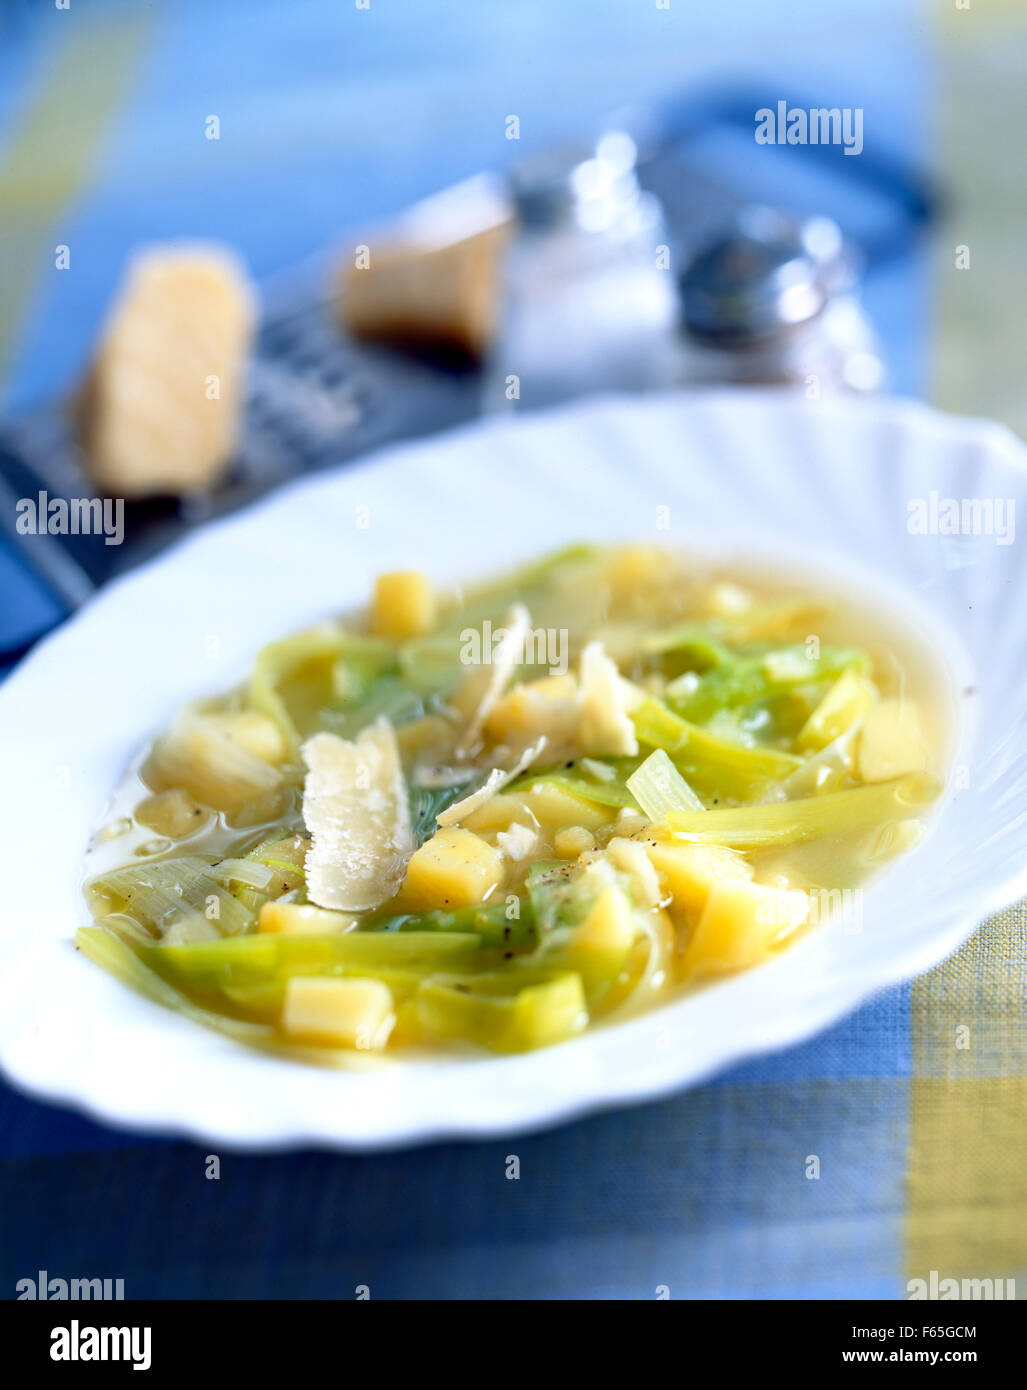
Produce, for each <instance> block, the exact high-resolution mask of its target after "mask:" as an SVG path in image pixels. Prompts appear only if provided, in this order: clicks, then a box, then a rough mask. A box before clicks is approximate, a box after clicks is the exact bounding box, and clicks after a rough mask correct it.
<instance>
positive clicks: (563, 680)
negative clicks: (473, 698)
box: [485, 674, 581, 748]
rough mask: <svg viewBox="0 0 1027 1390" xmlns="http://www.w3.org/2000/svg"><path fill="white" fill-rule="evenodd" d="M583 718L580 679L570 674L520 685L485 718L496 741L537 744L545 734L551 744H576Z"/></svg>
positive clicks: (489, 733)
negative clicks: (579, 691) (579, 697)
mask: <svg viewBox="0 0 1027 1390" xmlns="http://www.w3.org/2000/svg"><path fill="white" fill-rule="evenodd" d="M580 721H581V707H580V705H579V703H578V682H577V679H576V678H575V677H574V676H572V675H570V674H567V675H563V676H543V677H542V678H541V679H540V680H537V681H530V682H528V683H527V684H526V685H516V686H514V688H513V690H511V691H509V692H508V693H507V694H506V695H504V696H503V697H502V698H501V699H499V700H497V701H496V703H495V704H494V705H493V706H492V709H491V710H490V711H489V714H488V717H487V719H486V720H485V732H486V733H487V734H488V735H489V737H490V738H491V739H493V740H494V741H495V742H501V743H511V744H528V743H533V742H534V740H535V739H537V738H538V737H539V736H540V735H542V734H544V735H545V737H546V739H547V740H548V741H549V745H550V747H558V748H562V747H563V746H564V745H565V744H568V743H572V742H573V741H574V738H575V736H576V734H577V731H578V725H579V723H580Z"/></svg>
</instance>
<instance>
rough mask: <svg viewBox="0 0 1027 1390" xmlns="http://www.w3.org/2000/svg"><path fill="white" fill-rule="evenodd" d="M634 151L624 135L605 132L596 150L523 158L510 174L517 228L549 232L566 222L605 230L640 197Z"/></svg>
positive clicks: (560, 151) (572, 148) (558, 151)
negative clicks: (519, 224)
mask: <svg viewBox="0 0 1027 1390" xmlns="http://www.w3.org/2000/svg"><path fill="white" fill-rule="evenodd" d="M636 159H637V150H636V148H635V142H634V141H633V140H632V138H631V136H630V135H628V134H626V133H625V132H624V131H617V130H613V131H608V132H607V133H606V134H605V135H603V136H602V137H601V138H600V139H599V141H598V142H597V144H596V145H595V146H594V147H591V148H590V147H589V146H585V145H582V146H568V147H565V148H563V149H556V150H547V151H544V152H543V153H541V154H537V155H534V156H531V157H529V158H527V159H524V160H522V161H521V162H520V163H519V164H517V165H516V166H515V167H514V170H513V173H512V175H511V191H512V193H513V197H514V201H515V203H516V207H517V214H518V218H519V220H520V222H521V225H522V226H524V227H528V228H530V229H531V230H532V231H550V230H553V229H555V228H558V227H561V226H565V225H568V224H572V225H576V226H578V227H580V228H581V229H582V230H583V231H604V230H605V229H606V228H607V227H609V226H611V225H613V224H614V223H615V222H616V220H617V219H618V217H620V216H622V215H623V213H624V211H625V209H627V208H630V207H633V206H634V205H635V204H636V203H637V202H638V198H639V186H638V179H637V176H636V173H635V163H636Z"/></svg>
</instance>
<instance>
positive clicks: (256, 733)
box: [208, 710, 289, 766]
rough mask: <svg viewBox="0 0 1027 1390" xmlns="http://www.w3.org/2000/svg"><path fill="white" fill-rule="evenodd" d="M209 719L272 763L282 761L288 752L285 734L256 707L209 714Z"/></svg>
mask: <svg viewBox="0 0 1027 1390" xmlns="http://www.w3.org/2000/svg"><path fill="white" fill-rule="evenodd" d="M208 718H209V719H210V721H211V723H212V724H214V725H215V727H217V728H219V729H220V730H221V731H222V732H223V733H224V735H225V737H226V738H230V739H231V740H232V742H233V743H237V744H238V745H239V746H240V748H245V749H246V750H247V751H248V752H250V753H252V754H254V756H255V757H258V758H263V760H264V762H266V763H272V764H273V765H275V766H277V765H278V764H279V763H283V762H284V761H285V758H286V754H287V753H288V751H289V750H288V748H287V747H286V743H285V737H284V735H283V734H282V731H281V729H280V728H279V727H278V725H277V724H276V723H275V722H274V720H273V719H268V717H267V715H266V714H258V713H257V711H256V710H240V711H239V712H238V713H237V714H211V715H208Z"/></svg>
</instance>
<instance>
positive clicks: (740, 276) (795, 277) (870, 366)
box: [674, 206, 884, 396]
mask: <svg viewBox="0 0 1027 1390" xmlns="http://www.w3.org/2000/svg"><path fill="white" fill-rule="evenodd" d="M857 279H858V277H857V274H856V259H855V256H854V254H853V252H852V251H851V249H850V248H849V247H848V246H847V245H846V244H845V242H844V239H843V237H842V234H841V231H840V229H839V228H838V226H837V224H836V223H834V222H833V221H831V219H830V218H827V217H812V218H809V219H807V220H805V221H801V222H796V221H793V220H792V219H790V218H787V217H785V216H784V215H783V214H781V213H779V212H777V211H775V210H774V209H772V208H766V207H761V206H752V207H749V208H746V209H744V210H743V211H742V212H741V213H740V214H739V215H738V217H737V219H736V221H735V223H734V225H733V226H732V227H730V228H729V229H728V231H726V232H725V233H724V234H723V235H722V236H721V237H719V238H718V239H716V240H715V241H713V242H712V243H711V244H710V245H708V246H707V247H706V248H705V249H704V250H702V251H700V252H699V254H698V255H696V256H695V257H694V258H693V260H692V261H691V262H690V264H689V265H688V266H687V267H686V269H685V270H684V272H683V274H682V275H681V277H680V280H679V292H680V296H681V298H680V324H679V333H680V336H679V347H678V363H677V366H676V368H675V371H674V376H675V380H676V382H677V384H680V385H707V384H712V383H717V382H736V383H748V384H781V385H784V384H791V385H796V386H801V387H804V388H805V389H806V391H807V393H808V394H809V395H811V396H813V395H819V394H820V393H821V391H823V392H828V391H832V390H852V391H874V390H877V389H878V388H879V387H880V386H881V385H882V383H883V380H884V367H883V363H882V361H881V357H880V353H879V350H878V347H877V343H876V340H875V337H874V333H873V330H872V328H871V325H870V321H869V319H868V318H867V316H866V314H865V312H864V310H863V308H862V306H861V304H860V303H859V300H858V298H857V295H856V286H857Z"/></svg>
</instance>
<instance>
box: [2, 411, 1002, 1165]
mask: <svg viewBox="0 0 1027 1390" xmlns="http://www.w3.org/2000/svg"><path fill="white" fill-rule="evenodd" d="M1025 457H1027V451H1025V450H1024V448H1023V446H1022V445H1021V444H1020V443H1019V442H1018V441H1017V440H1016V439H1015V438H1014V437H1013V436H1012V435H1011V434H1010V433H1008V432H1007V431H1005V430H1004V429H1002V428H1001V427H999V426H996V425H990V424H987V423H984V422H980V421H969V420H961V419H956V418H949V417H944V416H941V415H938V414H936V413H934V412H931V411H929V410H927V409H926V408H924V407H921V406H917V405H914V404H911V403H906V402H899V401H886V400H882V401H870V402H856V401H845V402H836V403H830V404H828V403H817V402H808V401H805V400H804V399H802V398H800V397H793V396H782V395H778V394H776V393H772V392H766V393H764V392H750V393H739V392H732V393H711V394H703V395H701V396H698V395H688V396H686V395H675V396H667V397H661V398H656V399H649V400H627V399H619V398H615V399H607V400H600V401H596V402H591V403H586V404H584V405H579V406H575V407H571V408H568V409H565V410H561V411H558V412H554V413H549V414H545V415H537V416H529V417H525V418H523V419H521V420H517V421H512V420H504V421H493V422H490V423H487V424H483V425H477V426H473V427H470V428H467V429H464V430H461V431H459V432H458V433H455V434H450V435H446V436H440V437H437V438H434V439H430V440H428V441H425V442H421V443H418V444H413V445H407V446H402V447H400V448H396V449H393V450H390V451H388V452H387V453H383V454H381V455H380V456H378V457H377V458H375V459H373V460H371V461H369V462H368V463H366V464H362V465H359V466H355V467H349V468H347V469H345V470H341V471H338V472H335V473H330V474H322V475H320V476H319V477H316V478H314V479H311V480H309V481H305V482H302V483H298V484H295V485H293V486H291V487H289V488H287V489H285V490H283V491H281V492H279V493H277V494H275V495H274V496H273V497H271V498H269V499H267V500H265V501H264V502H262V503H260V504H259V505H257V506H255V507H253V508H250V509H249V510H247V511H246V512H244V513H242V514H240V515H238V516H236V517H234V518H232V519H230V520H228V521H225V522H222V523H219V524H217V525H214V526H211V527H208V528H205V529H204V530H202V531H200V532H199V533H197V534H195V535H194V536H193V537H191V538H190V539H189V540H188V541H187V542H185V543H184V544H182V545H181V546H179V547H177V548H176V549H175V550H173V551H172V552H170V553H169V554H167V555H166V556H164V557H162V558H161V559H159V560H157V561H155V562H154V563H152V564H149V565H147V566H146V567H144V568H143V569H141V570H139V571H137V572H135V573H133V574H132V575H131V576H130V577H128V578H127V579H125V580H123V581H121V582H119V583H117V584H114V585H112V586H110V587H109V588H108V589H106V590H105V591H104V593H103V594H101V595H100V596H99V597H98V598H97V599H96V600H94V601H93V602H91V603H90V604H89V605H88V606H87V607H86V608H85V609H84V610H83V611H82V612H81V613H79V614H78V615H77V616H76V617H75V618H74V619H73V620H72V621H71V622H69V623H68V624H66V625H65V626H64V627H63V628H61V629H60V630H59V631H58V632H57V633H55V634H54V635H53V636H52V637H50V638H49V639H48V640H47V641H45V642H44V643H43V644H41V646H40V647H39V648H37V650H36V651H35V652H34V653H33V654H32V656H31V657H30V658H29V659H28V660H27V661H25V662H24V663H23V664H22V665H21V666H20V667H19V668H18V670H17V671H16V672H15V673H14V675H13V676H12V677H11V678H10V680H8V682H7V683H6V684H5V685H4V686H3V687H0V720H2V724H3V727H4V729H5V730H7V731H8V739H7V752H6V758H5V762H6V777H5V791H6V797H5V802H6V805H7V807H8V810H9V812H10V815H9V817H8V822H9V823H8V826H7V828H6V830H5V850H6V862H7V865H8V875H7V881H6V883H5V894H4V898H5V911H4V913H3V917H2V924H0V953H2V954H0V1065H2V1067H3V1069H4V1071H5V1073H6V1075H7V1076H8V1078H9V1079H10V1080H11V1081H13V1082H14V1083H15V1084H17V1085H19V1086H22V1087H24V1088H25V1089H27V1090H28V1091H30V1092H32V1093H34V1094H36V1095H39V1096H41V1097H44V1098H47V1099H51V1100H54V1101H59V1102H63V1103H67V1104H73V1105H76V1106H78V1107H81V1108H83V1109H85V1110H86V1111H88V1112H89V1113H90V1114H92V1115H94V1116H96V1117H98V1118H100V1119H104V1120H108V1121H110V1122H112V1123H115V1124H119V1125H124V1126H129V1127H140V1128H152V1129H160V1130H164V1131H174V1132H177V1133H184V1134H188V1135H192V1136H195V1137H197V1138H199V1137H202V1138H204V1139H207V1140H211V1141H217V1142H219V1143H222V1144H225V1145H235V1146H248V1147H263V1148H273V1147H282V1146H286V1145H296V1144H308V1143H320V1144H327V1145H332V1146H336V1147H339V1148H354V1149H358V1148H383V1147H388V1146H393V1145H398V1144H407V1143H413V1142H417V1141H424V1140H427V1139H430V1138H439V1137H443V1136H454V1135H455V1136H468V1137H471V1136H478V1137H483V1136H488V1135H496V1134H509V1133H514V1132H518V1131H523V1130H528V1129H532V1128H537V1127H541V1126H544V1125H547V1124H553V1123H555V1122H557V1121H559V1120H563V1119H567V1118H569V1117H571V1116H574V1115H578V1114H581V1113H584V1112H586V1111H589V1110H594V1109H597V1108H601V1107H604V1106H609V1105H615V1104H620V1103H628V1102H634V1101H641V1100H644V1099H647V1098H652V1097H655V1096H658V1095H661V1094H665V1093H667V1092H669V1091H671V1090H674V1089H677V1088H679V1087H682V1086H685V1085H688V1084H690V1083H694V1082H696V1081H698V1080H700V1079H701V1078H703V1077H706V1076H709V1075H710V1074H711V1073H712V1072H714V1071H717V1070H720V1069H722V1068H723V1067H725V1066H727V1065H728V1064H730V1063H732V1062H735V1061H738V1060H739V1059H741V1058H743V1057H748V1056H752V1055H754V1054H756V1053H759V1052H763V1051H767V1050H769V1049H772V1048H776V1047H781V1046H784V1045H786V1044H788V1043H793V1042H797V1041H799V1040H800V1039H802V1038H805V1037H807V1036H809V1035H810V1034H811V1033H813V1032H815V1031H816V1030H817V1029H819V1028H822V1027H824V1026H825V1025H826V1024H828V1023H831V1022H832V1021H834V1020H836V1019H837V1018H839V1017H840V1016H841V1015H843V1014H844V1013H845V1012H847V1011H848V1010H850V1009H852V1008H853V1007H855V1005H857V1004H858V1003H859V1002H860V1001H861V1000H862V999H864V998H866V997H867V996H868V995H869V994H870V993H872V992H873V991H874V990H876V989H878V988H880V987H881V986H883V985H886V984H889V983H891V982H893V981H896V980H899V979H902V978H905V977H908V976H910V975H913V974H916V973H917V972H919V971H922V970H924V969H926V968H928V967H929V966H931V965H932V964H934V963H936V962H937V961H939V960H941V959H942V958H943V957H944V956H945V955H947V954H948V953H949V952H950V951H952V950H953V949H954V948H955V947H956V946H957V945H958V944H959V943H960V941H962V940H963V939H964V938H965V937H966V936H967V935H968V934H969V933H970V932H971V931H972V930H973V929H974V927H975V926H976V925H977V924H978V922H979V921H980V920H981V919H982V918H983V917H984V916H985V915H986V914H987V913H989V912H991V911H993V910H994V909H996V908H998V907H999V906H1001V905H1002V904H1004V903H1006V902H1008V901H1010V900H1011V899H1012V898H1014V897H1016V896H1017V895H1019V894H1021V893H1023V892H1024V891H1027V868H1025V864H1027V854H1025V850H1027V815H1025V810H1024V803H1025V791H1027V722H1025V719H1024V714H1023V711H1024V708H1025V706H1027V626H1025V624H1024V623H1023V620H1022V614H1023V612H1024V611H1025V603H1027V565H1025V563H1024V561H1023V558H1022V547H1020V546H1019V545H1018V544H1016V543H1008V544H1004V543H999V542H1000V540H1001V538H1000V537H998V536H996V535H987V534H980V535H965V536H961V535H955V536H945V535H938V534H926V535H924V534H917V533H915V532H912V531H911V530H910V528H909V524H908V518H909V503H910V502H911V500H913V499H917V498H922V499H924V502H925V504H926V506H927V507H928V518H930V505H931V504H930V496H931V493H932V491H933V492H934V493H935V494H936V496H937V498H938V499H939V500H942V499H945V498H954V499H957V500H959V499H964V498H968V499H995V498H1001V499H1013V501H1014V503H1015V505H1016V509H1017V510H1018V511H1020V512H1021V514H1027V512H1025V509H1024V503H1025V501H1027V485H1025V480H1027V472H1025V470H1024V462H1025ZM628 538H642V539H655V540H662V541H665V542H667V543H669V544H674V545H680V546H682V547H688V546H689V545H696V546H697V547H698V548H701V549H702V550H703V551H704V552H709V551H710V550H716V551H717V552H722V553H723V554H724V555H725V557H727V558H729V559H730V557H731V556H732V555H737V556H743V557H744V556H746V555H748V556H749V557H750V558H752V557H753V556H754V555H755V554H756V553H757V552H759V553H760V554H766V555H768V556H776V557H777V558H778V559H779V560H780V561H781V562H783V563H784V564H785V566H786V567H787V569H788V571H789V572H795V571H799V572H801V571H802V570H809V569H812V572H813V573H814V574H817V573H822V574H824V575H825V576H828V577H829V578H830V581H831V582H834V581H835V580H837V581H839V582H841V583H842V584H843V585H845V587H847V588H849V589H850V590H851V591H852V592H853V596H854V597H855V598H856V599H857V601H858V600H859V598H860V594H861V593H863V594H864V596H865V601H868V602H869V604H870V605H871V606H873V607H883V608H884V609H886V610H887V611H889V612H891V613H893V614H894V615H895V618H896V620H897V622H898V624H899V626H900V628H903V629H905V630H906V631H909V632H915V633H916V634H917V635H918V637H919V640H920V642H921V643H922V644H923V645H924V647H925V649H926V650H927V651H928V652H929V653H930V654H931V657H932V659H934V660H935V661H936V662H938V663H939V669H940V670H942V669H943V670H944V672H945V673H946V675H945V679H946V681H947V682H948V684H949V686H950V688H951V690H952V691H953V692H955V699H954V704H955V706H956V708H955V710H954V714H955V718H954V733H955V742H954V747H953V749H952V762H953V765H954V766H955V767H956V770H957V774H958V775H957V776H956V777H955V778H953V779H952V780H951V782H950V787H949V791H948V793H947V795H946V798H945V801H944V804H943V805H942V807H941V808H940V811H939V814H938V816H937V817H936V819H935V822H934V829H933V832H932V833H931V835H930V836H929V837H928V839H927V840H926V842H925V843H924V844H923V845H922V846H921V847H920V848H918V849H917V850H915V851H914V852H913V853H912V854H910V855H908V856H906V857H905V858H904V859H902V860H900V861H899V862H898V863H897V864H896V865H895V867H894V868H893V869H891V870H890V871H889V872H888V873H887V874H886V875H884V876H883V877H882V878H881V879H880V880H878V881H875V882H874V884H873V885H872V886H871V887H870V888H869V889H868V891H867V894H866V900H865V906H864V912H863V922H862V928H861V930H860V931H859V932H858V933H855V934H850V933H849V932H846V930H845V928H844V927H843V926H842V925H841V924H838V925H834V924H829V925H826V926H824V927H822V928H820V929H818V930H816V931H814V932H812V933H811V934H810V935H808V936H807V937H806V938H805V939H803V940H802V941H800V942H799V943H797V945H796V946H795V947H794V948H792V949H791V950H789V951H788V952H785V953H784V954H783V955H782V956H781V957H780V958H779V959H777V960H775V961H774V962H773V963H772V964H770V965H767V966H764V967H762V968H761V969H759V970H755V971H752V972H750V973H749V974H746V975H742V976H739V977H736V978H733V979H730V980H728V981H725V982H724V983H723V984H718V985H716V986H715V987H713V988H710V989H707V990H704V991H702V992H700V993H697V994H695V995H692V996H686V997H683V998H682V999H680V1000H678V1001H676V1002H674V1003H671V1004H669V1005H666V1006H664V1007H662V1008H660V1009H657V1010H655V1011H654V1012H652V1013H649V1014H646V1015H643V1016H642V1017H639V1018H636V1019H633V1020H631V1021H627V1022H624V1023H622V1024H619V1025H616V1026H611V1027H608V1028H605V1029H600V1030H597V1031H596V1032H595V1033H594V1034H591V1035H586V1036H585V1037H583V1038H580V1039H577V1040H575V1041H573V1042H569V1043H565V1044H563V1045H562V1046H560V1047H557V1048H551V1049H549V1050H546V1051H544V1052H541V1053H534V1054H529V1055H527V1056H521V1057H511V1058H477V1057H475V1058H466V1057H446V1058H439V1059H438V1060H431V1061H427V1062H418V1063H416V1064H396V1065H394V1066H391V1067H388V1068H387V1069H386V1070H384V1071H381V1072H378V1073H376V1074H371V1075H361V1074H351V1073H347V1072H336V1071H331V1070H325V1069H320V1068H314V1067H305V1066H302V1065H300V1064H298V1063H294V1062H289V1061H283V1060H279V1059H276V1058H272V1057H268V1056H266V1055H263V1054H260V1053H257V1052H253V1051H250V1050H248V1049H246V1048H244V1047H242V1046H240V1045H239V1044H236V1043H233V1042H232V1041H230V1040H228V1039H226V1038H224V1037H222V1036H220V1035H219V1034H216V1033H213V1032H210V1031H208V1030H207V1029H204V1028H202V1027H199V1026H197V1025H196V1024H194V1023H191V1022H189V1021H188V1020H186V1019H184V1018H182V1017H179V1016H177V1015H174V1014H171V1013H168V1012H167V1011H165V1010H162V1009H161V1008H159V1007H158V1006H157V1005H155V1004H151V1003H149V1002H148V1001H146V1000H144V999H141V998H139V997H137V996H136V995H134V994H132V993H131V992H130V991H129V990H127V989H126V988H125V987H124V986H122V985H121V984H119V983H118V982H117V981H115V980H114V979H112V978H110V977H108V976H107V975H105V974H104V973H103V972H102V971H100V970H99V969H97V968H96V967H95V966H93V965H92V964H90V963H89V962H88V961H86V960H85V959H83V958H82V957H81V956H79V955H78V953H77V952H75V951H74V949H73V948H72V946H71V937H72V934H73V932H74V929H75V927H76V926H78V925H80V924H81V923H82V922H83V921H84V920H86V913H85V908H84V905H83V902H82V898H81V892H80V881H81V875H82V863H83V852H84V849H85V846H86V842H87V839H88V837H89V834H90V832H91V830H92V829H93V828H94V827H95V826H96V825H97V823H98V822H99V819H100V816H101V813H102V809H103V806H104V803H105V800H106V798H107V797H108V795H109V794H110V792H111V791H112V789H113V788H114V787H115V786H116V784H117V782H118V781H119V779H120V777H121V775H122V774H123V772H124V770H125V767H126V766H127V764H128V762H129V761H130V759H131V757H132V755H133V754H134V753H135V752H136V751H137V750H138V749H139V747H140V746H141V745H142V744H143V743H144V742H145V741H146V740H147V739H148V738H149V737H150V736H151V735H152V734H153V733H154V732H155V731H156V730H157V729H158V728H159V727H160V726H161V725H162V724H163V723H164V722H165V721H166V720H167V719H168V718H169V717H170V716H171V715H172V714H173V713H174V711H175V710H176V709H177V707H179V706H180V705H181V704H182V703H183V702H184V701H186V700H188V699H190V698H193V697H195V696H196V695H199V694H204V693H210V692H214V691H217V690H219V689H222V688H224V687H226V686H228V685H231V684H232V683H233V682H234V681H236V680H238V679H239V678H240V677H241V676H242V675H243V674H244V673H245V672H246V670H247V669H248V666H249V663H250V661H251V660H252V657H253V655H254V653H255V652H256V650H257V649H258V647H259V646H261V644H262V643H264V642H265V641H267V640H269V639H270V638H273V637H276V636H280V635H282V634H284V633H286V632H288V631H289V630H290V629H292V628H295V627H299V626H301V625H302V624H304V623H307V622H310V621H312V620H315V619H317V618H319V617H321V616H323V615H325V614H327V613H330V612H333V611H337V610H342V609H346V608H349V607H353V606H354V605H358V604H360V603H362V602H363V601H364V600H365V599H366V595H367V592H368V589H369V585H370V581H371V579H372V577H373V576H374V574H376V573H377V572H378V571H380V570H383V569H389V568H395V567H400V566H409V565H410V564H411V563H414V564H416V565H417V566H418V567H420V568H423V569H425V570H427V571H428V572H429V573H431V574H432V575H433V576H434V577H436V578H438V579H440V580H447V579H449V580H454V579H458V578H461V577H467V576H475V575H478V574H482V573H488V572H490V571H495V570H496V569H499V568H502V567H503V566H505V565H507V564H510V563H514V562H516V561H518V560H520V559H524V558H529V557H531V556H534V555H538V554H540V553H542V552H543V551H545V550H547V549H549V548H552V547H555V546H557V545H560V544H562V543H565V542H567V541H569V540H611V539H628ZM854 586H855V587H854ZM971 690H972V691H973V694H969V693H968V692H969V691H971ZM975 724H976V728H977V733H976V739H975V738H974V725H975ZM960 769H966V773H965V774H963V773H960ZM964 784H965V785H964Z"/></svg>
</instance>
